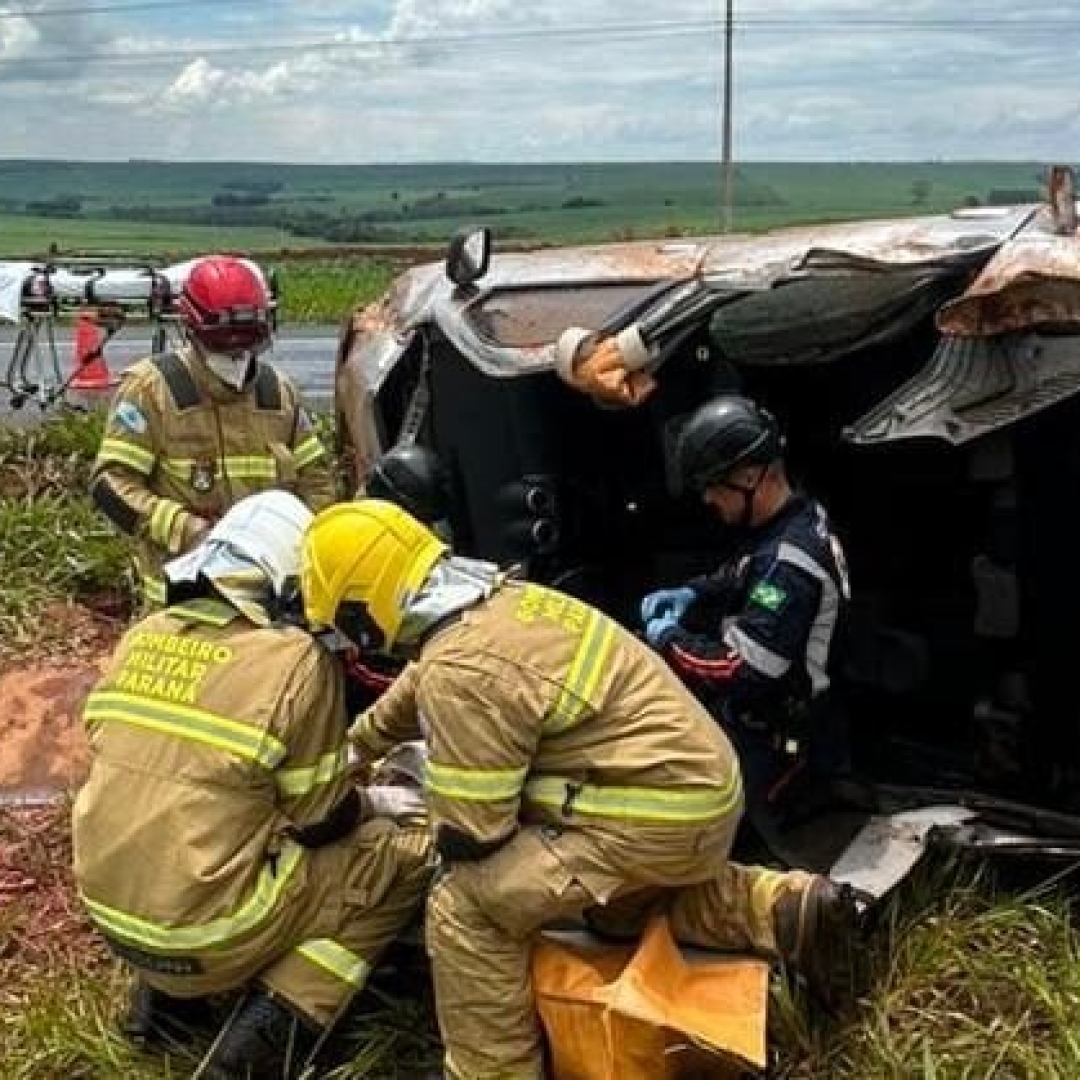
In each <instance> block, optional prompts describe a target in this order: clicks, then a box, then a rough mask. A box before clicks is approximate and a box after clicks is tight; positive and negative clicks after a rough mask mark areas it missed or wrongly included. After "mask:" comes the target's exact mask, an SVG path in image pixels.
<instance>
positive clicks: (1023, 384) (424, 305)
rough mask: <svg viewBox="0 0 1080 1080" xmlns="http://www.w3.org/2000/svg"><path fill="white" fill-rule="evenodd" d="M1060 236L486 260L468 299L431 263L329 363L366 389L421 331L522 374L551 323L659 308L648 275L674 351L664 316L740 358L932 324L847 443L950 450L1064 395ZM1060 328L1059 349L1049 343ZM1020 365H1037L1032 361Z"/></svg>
mask: <svg viewBox="0 0 1080 1080" xmlns="http://www.w3.org/2000/svg"><path fill="white" fill-rule="evenodd" d="M1061 232H1062V229H1061V224H1060V220H1059V218H1058V217H1056V216H1055V214H1054V212H1053V210H1052V209H1051V208H1050V207H1049V206H1045V205H1038V204H1036V205H1028V206H1015V207H1000V208H998V207H977V208H970V209H963V210H958V211H955V212H954V213H952V214H943V215H935V216H927V217H917V218H903V219H897V220H887V221H865V222H849V223H841V224H826V225H814V226H805V227H799V228H789V229H783V230H779V231H776V232H771V233H765V234H756V235H739V234H735V235H730V236H715V237H701V238H688V239H678V240H653V241H638V242H631V243H617V244H604V245H599V246H591V247H574V248H549V249H541V250H536V251H529V252H497V253H496V255H495V257H494V258H493V259H492V261H491V265H490V268H489V269H488V271H487V273H486V274H485V275H484V276H483V278H482V279H481V280H480V281H479V282H478V283H477V285H476V286H474V287H470V288H468V289H458V288H457V287H455V286H454V285H453V284H452V283H451V282H450V281H449V279H448V278H447V277H446V274H445V270H444V265H443V263H442V262H439V263H430V264H426V265H423V266H419V267H415V268H414V269H412V270H409V271H407V272H406V273H404V274H403V275H401V277H399V278H398V279H397V281H396V282H395V284H394V286H393V288H392V289H391V291H390V293H388V294H387V296H386V297H384V298H383V299H382V300H381V301H379V302H378V303H376V304H373V305H369V306H368V307H366V308H364V309H363V310H360V311H358V312H357V313H356V314H355V315H354V318H353V321H352V324H351V328H350V331H349V333H348V335H347V338H346V340H345V341H344V342H343V346H342V352H341V356H340V359H341V361H342V362H345V361H346V360H347V361H349V363H350V365H356V366H357V367H358V369H359V371H360V372H361V374H362V378H363V382H364V383H365V385H366V387H367V388H368V390H370V391H371V392H375V391H377V390H378V387H379V386H380V385H381V383H382V381H383V379H384V378H385V377H386V374H387V373H388V372H389V370H390V369H391V368H392V367H393V365H394V363H395V362H396V360H397V359H398V358H399V357H400V356H401V354H402V353H403V352H404V350H405V349H406V348H407V347H408V345H409V343H410V342H411V340H412V337H413V334H414V332H415V330H416V328H417V327H419V326H421V325H424V324H435V325H437V326H438V327H439V329H440V331H441V332H442V333H443V334H444V335H445V336H446V338H448V339H449V340H450V342H451V343H452V344H453V345H454V346H455V347H456V348H457V349H458V351H459V352H460V353H461V354H462V355H463V356H465V357H467V358H468V359H469V361H470V362H471V363H473V364H474V365H475V366H476V367H478V368H479V369H480V370H482V371H484V372H485V373H486V374H488V375H491V376H494V377H513V376H519V375H524V374H534V373H537V372H541V371H545V370H550V369H551V368H553V366H554V361H555V341H556V339H557V336H558V332H559V331H561V330H562V329H564V328H565V327H566V326H567V325H571V324H579V325H583V326H585V327H586V328H587V329H590V330H596V329H600V328H605V329H607V328H608V321H607V319H608V317H610V316H612V315H614V314H617V311H616V310H615V309H623V308H627V307H634V305H636V307H635V308H634V310H636V311H640V310H642V305H648V304H649V303H650V302H653V296H654V294H653V293H651V292H650V290H657V292H656V293H655V296H656V297H657V299H656V300H655V302H656V303H657V304H659V303H661V302H663V299H662V298H663V295H664V294H663V288H662V286H663V285H664V283H668V284H671V283H675V282H695V283H696V286H697V290H698V296H697V297H696V298H695V299H694V302H693V303H692V304H685V305H683V309H682V310H684V311H685V315H682V316H680V314H679V312H678V311H676V312H675V314H674V315H673V316H671V324H672V332H671V340H672V342H678V341H680V340H682V338H680V337H679V335H678V332H677V331H678V330H679V327H678V325H677V324H678V319H679V318H680V317H682V318H685V320H687V321H690V320H697V321H698V322H699V323H700V322H701V321H702V320H703V319H705V318H708V317H709V316H710V315H715V316H716V321H715V322H714V324H713V326H714V334H715V335H716V336H717V337H718V338H719V339H720V340H722V342H723V345H724V349H725V352H726V353H728V354H729V355H731V356H732V358H733V359H734V360H735V361H736V362H740V363H746V364H795V363H821V362H826V361H829V360H834V359H837V358H838V357H840V356H843V355H849V354H851V353H853V352H856V351H859V350H861V349H865V348H867V347H868V346H871V345H874V344H877V343H879V342H881V341H884V340H888V339H889V338H892V337H896V336H898V335H899V334H901V333H903V332H905V331H906V330H907V329H908V328H910V327H911V326H912V325H914V324H915V323H916V322H918V321H920V320H923V319H925V318H927V317H931V316H932V317H933V318H934V319H935V322H936V325H937V329H938V331H939V333H940V335H941V346H940V349H939V350H938V354H935V362H936V367H935V363H931V364H930V365H929V366H928V369H927V371H926V372H923V373H920V377H921V378H922V382H920V383H918V384H917V385H914V383H915V382H916V381H915V380H913V385H912V386H911V387H907V388H901V390H900V391H898V393H897V394H896V395H894V396H893V397H892V398H890V399H889V400H888V401H887V402H883V403H882V404H881V405H880V406H879V407H878V408H877V409H876V410H874V412H873V413H872V414H869V415H868V416H867V417H863V418H861V419H860V420H859V421H858V422H856V423H855V424H853V425H852V426H851V428H850V429H849V432H848V436H849V438H850V439H851V440H852V441H853V442H865V443H869V442H878V441H883V440H886V439H896V438H910V437H918V436H929V437H937V438H944V439H947V440H949V441H951V442H963V441H966V440H967V439H970V438H973V437H976V436H977V435H979V434H981V433H983V432H984V431H986V430H990V429H992V428H994V427H998V426H1001V425H1002V424H1005V423H1009V422H1012V421H1014V420H1015V419H1018V418H1019V417H1020V416H1023V415H1027V414H1028V413H1030V412H1032V411H1035V410H1036V409H1039V408H1042V407H1044V406H1045V405H1047V404H1051V403H1053V401H1056V400H1060V399H1061V397H1062V396H1068V395H1069V394H1072V393H1074V392H1075V391H1076V390H1077V389H1080V336H1074V335H1076V334H1077V333H1078V332H1080V242H1078V239H1077V236H1076V234H1075V231H1070V233H1069V235H1061ZM620 287H621V289H620ZM668 295H669V296H670V295H671V294H670V292H669V294H668ZM683 329H684V330H685V327H684V328H683ZM1044 333H1047V334H1050V335H1052V337H1046V338H1044V337H1042V335H1043V334H1044ZM1062 334H1065V335H1066V337H1065V340H1064V344H1063V342H1062V341H1061V340H1054V339H1055V338H1060V336H1061V335H1062ZM683 336H685V334H684V335H683ZM965 339H975V341H973V342H971V343H970V344H968V345H964V344H963V342H964V341H965ZM939 354H940V355H939ZM1034 356H1039V357H1044V358H1046V362H1045V363H1043V364H1041V365H1038V364H1033V363H1032V362H1031V361H1032V357H1034ZM961 369H962V371H961ZM958 371H961V374H959V375H958V374H957V372H958ZM958 380H959V383H958ZM960 383H962V384H963V385H959V384H960ZM983 406H985V408H984V407H983ZM972 408H974V409H975V412H972V411H971V410H972ZM980 409H981V411H980Z"/></svg>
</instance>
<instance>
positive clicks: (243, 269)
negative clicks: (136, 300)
mask: <svg viewBox="0 0 1080 1080" xmlns="http://www.w3.org/2000/svg"><path fill="white" fill-rule="evenodd" d="M177 307H178V310H179V312H180V315H181V318H182V319H183V323H184V327H185V333H186V337H187V344H186V345H185V346H184V347H182V348H181V349H179V350H177V351H176V352H174V353H166V354H163V355H158V356H151V357H150V358H149V359H147V360H143V361H141V362H140V363H138V364H136V365H135V366H134V367H132V368H131V370H130V371H129V372H127V373H126V374H125V376H124V379H123V382H122V384H121V387H120V390H119V391H118V393H117V396H116V399H115V401H114V402H113V406H112V409H111V410H110V412H109V418H108V422H107V425H106V428H105V435H104V438H103V440H102V443H101V447H100V449H99V451H98V455H97V460H96V462H95V464H94V473H93V479H92V481H91V493H92V495H93V498H94V502H95V503H96V504H97V506H98V508H99V509H100V510H101V511H102V512H103V513H104V514H105V515H106V516H107V517H108V518H109V519H110V520H111V521H112V522H113V524H114V525H116V526H117V527H118V528H119V529H121V530H122V531H124V532H126V533H130V534H132V535H133V536H134V537H135V538H136V540H137V556H136V558H137V563H138V569H139V573H140V577H141V579H142V586H143V592H144V595H145V598H146V599H147V600H148V601H149V602H151V603H153V604H161V603H163V602H164V599H165V595H164V593H165V583H164V581H163V579H162V577H161V566H162V564H163V563H164V562H165V561H166V560H167V559H169V558H170V557H172V556H175V555H178V554H180V553H181V552H185V551H189V550H190V549H191V548H192V547H194V546H195V544H197V543H198V542H199V541H200V540H201V539H202V537H203V536H205V535H206V532H207V531H208V529H209V528H210V526H211V525H212V524H213V522H214V521H216V520H217V519H218V518H220V517H221V515H222V514H224V512H225V511H226V510H227V509H228V508H229V507H230V506H232V505H233V503H235V502H237V501H239V500H240V499H241V498H243V497H244V496H246V495H251V494H253V493H254V492H257V491H262V490H265V489H267V488H283V489H286V490H289V491H292V492H294V493H295V494H296V495H298V496H299V497H300V498H301V499H302V500H303V501H304V502H305V503H307V505H308V506H309V507H311V509H313V510H318V509H321V508H322V507H324V506H327V505H329V504H330V503H331V502H333V501H334V485H333V479H332V476H331V473H330V469H329V467H328V464H327V460H326V453H325V450H324V448H323V446H322V444H321V442H320V440H319V438H318V436H317V435H316V434H315V432H314V430H313V428H312V424H311V420H310V418H309V416H308V414H307V412H306V410H305V409H304V406H303V403H302V402H301V399H300V393H299V391H298V390H297V388H296V386H295V385H294V384H293V382H292V381H291V380H290V379H289V378H288V377H287V376H285V375H283V374H281V373H280V372H279V371H277V370H276V369H275V368H274V367H273V366H272V365H271V364H269V363H266V362H265V361H262V360H260V359H258V357H259V354H260V353H262V352H264V351H265V350H266V349H267V348H268V347H269V345H270V308H269V298H268V296H267V292H266V288H265V286H264V285H263V282H262V279H261V276H260V275H259V274H258V273H257V272H256V270H255V269H254V268H253V267H252V265H251V264H249V263H247V262H245V261H243V260H240V259H234V258H229V257H225V256H211V257H208V258H204V259H201V260H199V261H198V262H197V263H195V265H194V266H193V267H192V270H191V273H190V275H189V276H188V279H187V281H186V282H185V284H184V287H183V291H182V292H181V294H180V297H179V299H178V301H177Z"/></svg>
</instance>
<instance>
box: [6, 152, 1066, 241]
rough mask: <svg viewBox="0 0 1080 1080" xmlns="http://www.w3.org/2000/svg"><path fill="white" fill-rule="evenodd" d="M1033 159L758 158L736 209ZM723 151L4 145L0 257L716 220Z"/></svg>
mask: <svg viewBox="0 0 1080 1080" xmlns="http://www.w3.org/2000/svg"><path fill="white" fill-rule="evenodd" d="M1044 173H1045V167H1044V166H1043V165H1040V164H1038V163H1033V162H1004V163H999V162H968V163H962V162H952V163H934V162H930V163H917V162H906V163H905V162H893V163H809V164H808V163H797V162H789V163H784V162H778V163H750V164H746V165H742V166H740V167H739V169H738V170H737V176H736V184H735V212H734V224H735V227H736V228H738V229H744V230H761V229H767V228H773V227H777V226H781V225H786V224H793V223H801V222H815V221H834V220H844V219H852V218H862V217H879V216H894V215H910V214H924V213H936V212H942V211H948V210H951V209H953V208H955V207H958V206H962V205H987V204H1003V203H1016V202H1030V201H1036V200H1038V199H1039V197H1040V193H1041V189H1042V184H1043V176H1044ZM719 192H720V171H719V168H718V167H717V165H716V164H715V163H708V162H675V163H602V164H596V163H549V164H462V163H446V164H438V163H427V164H413V165H351V166H346V165H339V166H322V165H295V164H273V163H266V164H259V163H197V162H194V163H193V162H122V163H121V162H96V163H80V162H62V161H19V160H0V257H5V258H15V257H19V256H33V257H40V256H42V255H43V254H45V253H47V252H48V251H49V250H50V247H51V250H54V251H59V252H75V251H79V252H82V251H90V252H101V251H106V250H122V251H132V252H145V251H150V250H152V251H155V252H162V253H168V254H178V255H182V254H185V253H190V252H194V251H206V250H209V249H211V248H216V249H229V250H248V251H253V252H254V251H263V252H264V251H269V250H282V249H297V248H305V247H312V246H324V245H335V244H357V243H360V244H371V243H386V244H417V243H431V244H439V243H442V242H444V241H445V239H446V237H447V236H448V235H449V233H451V232H452V231H453V230H454V229H456V228H458V227H460V226H461V225H463V224H468V223H474V222H478V221H481V222H484V223H486V224H489V225H491V226H492V227H493V229H494V230H495V233H496V237H497V238H501V239H503V240H504V241H507V242H516V243H522V244H530V243H541V242H564V243H565V242H574V241H602V240H611V239H620V238H629V237H645V236H663V235H681V234H689V233H701V232H709V231H716V229H717V228H718V225H719V210H718V205H719Z"/></svg>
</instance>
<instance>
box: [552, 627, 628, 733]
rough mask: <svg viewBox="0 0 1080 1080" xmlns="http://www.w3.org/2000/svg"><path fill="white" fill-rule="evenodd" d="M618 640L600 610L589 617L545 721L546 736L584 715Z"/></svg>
mask: <svg viewBox="0 0 1080 1080" xmlns="http://www.w3.org/2000/svg"><path fill="white" fill-rule="evenodd" d="M614 641H615V624H614V623H613V622H612V621H611V620H610V619H609V618H607V617H606V616H604V615H601V614H600V613H599V612H598V611H594V612H592V614H591V615H590V616H589V621H588V624H587V625H586V627H585V633H583V634H582V635H581V641H580V642H579V644H578V647H577V651H576V652H575V653H574V659H573V660H572V661H571V662H570V670H569V671H568V672H567V674H566V681H565V682H564V683H563V686H562V690H560V691H559V697H558V699H557V700H556V702H555V704H554V705H553V706H552V708H551V711H550V712H549V713H548V715H547V716H546V717H545V718H544V734H545V735H554V734H557V733H558V732H560V731H565V730H566V729H567V728H569V727H572V726H573V725H574V724H576V723H577V722H578V721H579V720H581V719H582V717H583V716H584V715H585V713H586V711H587V710H588V709H589V707H590V705H592V704H593V702H592V695H593V694H594V693H595V692H596V687H597V686H598V685H599V682H600V676H601V675H602V674H603V671H604V665H605V664H606V663H607V659H608V656H609V655H610V653H611V646H612V644H613V643H614Z"/></svg>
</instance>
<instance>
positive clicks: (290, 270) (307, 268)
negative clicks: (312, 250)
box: [271, 256, 399, 325]
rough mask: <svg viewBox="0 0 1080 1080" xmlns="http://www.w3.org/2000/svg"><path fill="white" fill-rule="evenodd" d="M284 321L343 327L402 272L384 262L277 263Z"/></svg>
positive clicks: (363, 260)
mask: <svg viewBox="0 0 1080 1080" xmlns="http://www.w3.org/2000/svg"><path fill="white" fill-rule="evenodd" d="M271 265H273V266H275V267H276V268H277V270H278V271H279V273H278V281H279V301H280V303H281V313H282V321H283V322H284V323H285V324H286V325H293V324H296V323H340V322H342V321H343V320H344V319H346V318H347V317H348V316H349V315H350V314H351V312H352V310H353V308H354V307H356V306H357V305H358V304H367V303H370V302H371V301H372V300H376V299H378V297H379V296H381V295H382V294H383V292H385V291H386V289H387V287H388V286H389V284H390V282H391V281H392V280H393V279H394V276H395V275H396V274H397V273H398V272H399V268H398V267H396V266H394V265H392V264H391V263H389V262H386V261H385V260H381V259H368V258H363V257H351V258H350V257H344V256H343V257H342V258H340V259H325V260H319V261H317V262H307V261H303V260H299V259H297V260H288V259H284V260H277V261H275V262H273V263H272V264H271Z"/></svg>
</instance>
